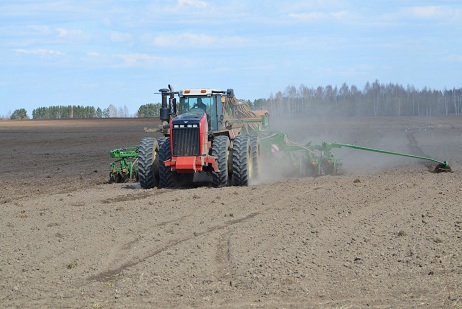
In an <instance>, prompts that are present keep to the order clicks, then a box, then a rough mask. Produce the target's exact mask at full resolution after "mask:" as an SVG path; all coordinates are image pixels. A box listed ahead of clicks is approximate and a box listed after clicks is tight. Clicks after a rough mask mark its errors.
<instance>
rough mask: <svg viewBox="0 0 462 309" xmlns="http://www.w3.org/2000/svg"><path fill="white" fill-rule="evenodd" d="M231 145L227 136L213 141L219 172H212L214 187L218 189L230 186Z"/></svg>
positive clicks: (213, 152) (217, 137)
mask: <svg viewBox="0 0 462 309" xmlns="http://www.w3.org/2000/svg"><path fill="white" fill-rule="evenodd" d="M229 144H230V143H229V138H228V137H227V136H225V135H219V136H216V137H215V138H214V139H213V144H212V156H214V157H215V159H216V162H217V165H218V172H215V171H213V172H212V185H213V186H214V187H217V188H219V187H223V186H227V185H228V156H229Z"/></svg>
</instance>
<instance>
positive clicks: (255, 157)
mask: <svg viewBox="0 0 462 309" xmlns="http://www.w3.org/2000/svg"><path fill="white" fill-rule="evenodd" d="M250 147H251V149H252V179H259V177H260V175H261V168H262V162H261V144H260V137H259V136H258V135H250Z"/></svg>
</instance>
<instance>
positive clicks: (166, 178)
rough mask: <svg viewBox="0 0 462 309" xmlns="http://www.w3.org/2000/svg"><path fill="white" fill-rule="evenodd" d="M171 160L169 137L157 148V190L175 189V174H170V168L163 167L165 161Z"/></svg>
mask: <svg viewBox="0 0 462 309" xmlns="http://www.w3.org/2000/svg"><path fill="white" fill-rule="evenodd" d="M171 158H172V151H171V150H170V137H166V138H165V141H164V142H163V143H162V145H161V146H160V148H159V188H175V187H177V183H178V181H177V173H176V172H172V170H171V169H170V166H165V161H167V160H170V159H171Z"/></svg>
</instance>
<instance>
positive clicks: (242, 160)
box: [232, 135, 252, 186]
mask: <svg viewBox="0 0 462 309" xmlns="http://www.w3.org/2000/svg"><path fill="white" fill-rule="evenodd" d="M251 178H252V153H251V147H250V138H249V136H248V135H238V136H237V137H236V138H235V139H234V141H233V177H232V179H233V185H234V186H248V185H249V184H250V181H251Z"/></svg>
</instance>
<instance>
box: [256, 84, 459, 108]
mask: <svg viewBox="0 0 462 309" xmlns="http://www.w3.org/2000/svg"><path fill="white" fill-rule="evenodd" d="M253 108H254V109H262V108H264V109H268V110H270V111H271V114H272V115H283V114H286V115H290V116H293V115H300V114H301V115H313V116H345V117H356V116H363V117H388V116H396V117H399V116H448V115H461V114H462V88H457V89H456V88H453V89H444V90H436V89H430V88H427V87H424V88H423V89H421V90H418V89H416V88H415V87H414V86H410V85H408V86H406V87H404V86H402V85H400V84H393V83H389V84H381V83H380V82H379V81H378V80H376V81H374V82H373V83H369V82H368V83H366V85H365V86H364V88H363V89H359V88H358V87H356V86H355V85H352V86H348V85H347V84H346V83H344V84H343V85H342V86H341V87H340V88H338V87H337V86H330V85H328V86H324V87H322V86H318V87H316V88H312V87H307V86H305V85H300V86H299V87H298V88H297V87H295V86H288V87H287V88H286V89H285V90H284V91H278V92H276V93H275V94H271V95H270V97H269V98H268V99H259V100H255V101H254V103H253Z"/></svg>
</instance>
